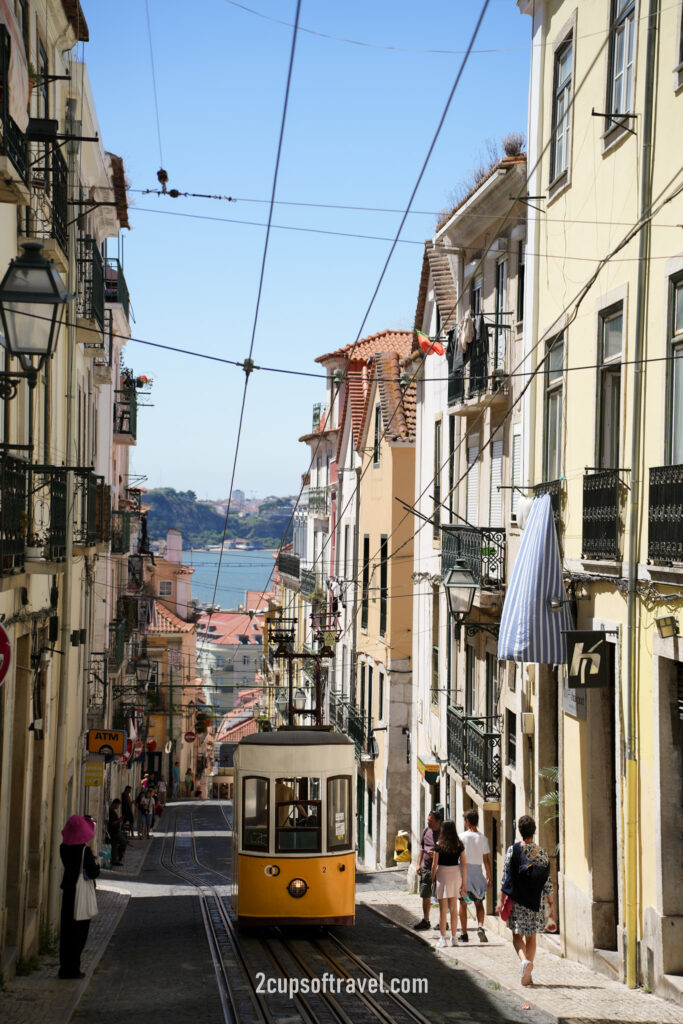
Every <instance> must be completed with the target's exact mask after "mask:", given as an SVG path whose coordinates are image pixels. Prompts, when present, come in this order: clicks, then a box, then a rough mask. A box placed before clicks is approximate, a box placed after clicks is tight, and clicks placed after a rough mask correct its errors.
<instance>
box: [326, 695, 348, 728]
mask: <svg viewBox="0 0 683 1024" xmlns="http://www.w3.org/2000/svg"><path fill="white" fill-rule="evenodd" d="M345 708H346V704H345V702H344V701H343V699H342V696H341V694H340V693H335V692H334V691H332V692H331V693H330V725H333V726H334V727H335V729H336V730H337V732H345V727H346V715H345Z"/></svg>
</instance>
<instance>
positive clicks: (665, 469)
mask: <svg viewBox="0 0 683 1024" xmlns="http://www.w3.org/2000/svg"><path fill="white" fill-rule="evenodd" d="M647 558H648V561H649V562H664V563H666V564H668V565H671V564H672V563H674V562H683V466H652V467H651V468H650V504H649V509H648V531H647Z"/></svg>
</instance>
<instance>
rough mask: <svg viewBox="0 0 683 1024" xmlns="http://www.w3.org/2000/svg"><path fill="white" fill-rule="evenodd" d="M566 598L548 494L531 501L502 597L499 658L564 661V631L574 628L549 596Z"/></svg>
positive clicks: (566, 613)
mask: <svg viewBox="0 0 683 1024" xmlns="http://www.w3.org/2000/svg"><path fill="white" fill-rule="evenodd" d="M551 598H559V599H561V600H562V601H563V602H564V601H566V599H567V592H566V590H565V588H564V583H563V581H562V561H561V559H560V549H559V547H558V543H557V533H556V530H555V522H554V520H553V510H552V506H551V502H550V495H549V494H544V495H542V496H541V497H539V498H536V499H535V500H534V503H533V505H532V507H531V512H530V513H529V518H528V520H527V523H526V526H525V528H524V536H523V537H522V543H521V545H520V548H519V554H518V555H517V560H516V562H515V565H514V568H513V570H512V576H511V578H510V582H509V584H508V588H507V594H506V595H505V603H504V605H503V614H502V615H501V620H500V635H499V638H498V659H499V661H528V662H536V663H538V664H541V665H564V664H566V662H567V644H566V642H565V637H564V633H563V630H568V629H573V622H572V616H571V612H570V610H569V606H568V605H567V604H565V603H562V604H561V605H560V607H559V608H558V609H557V611H554V610H553V609H552V608H551V607H550V599H551Z"/></svg>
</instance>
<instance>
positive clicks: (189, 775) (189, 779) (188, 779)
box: [185, 768, 194, 796]
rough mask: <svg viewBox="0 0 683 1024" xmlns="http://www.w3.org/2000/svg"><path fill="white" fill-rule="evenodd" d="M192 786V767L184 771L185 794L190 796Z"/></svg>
mask: <svg viewBox="0 0 683 1024" xmlns="http://www.w3.org/2000/svg"><path fill="white" fill-rule="evenodd" d="M193 787H194V779H193V777H192V769H191V768H188V769H187V771H186V772H185V795H186V796H192V790H193Z"/></svg>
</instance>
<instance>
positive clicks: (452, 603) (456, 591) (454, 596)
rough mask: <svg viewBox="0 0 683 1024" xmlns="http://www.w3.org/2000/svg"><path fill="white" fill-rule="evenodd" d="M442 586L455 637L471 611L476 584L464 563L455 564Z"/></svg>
mask: <svg viewBox="0 0 683 1024" xmlns="http://www.w3.org/2000/svg"><path fill="white" fill-rule="evenodd" d="M443 585H444V587H445V588H446V600H447V601H448V610H449V612H450V613H451V615H452V616H453V618H454V619H455V629H456V635H457V634H459V632H460V627H461V625H462V623H463V622H464V621H465V619H466V618H467V616H468V615H469V614H470V612H471V611H472V602H473V601H474V592H475V590H476V589H477V587H478V583H477V581H476V580H475V578H474V575H473V573H471V572H470V570H469V569H467V568H466V566H465V563H464V562H457V563H456V564H455V565H454V566H453V568H452V569H449V570H448V573H447V575H446V579H445V580H444V584H443Z"/></svg>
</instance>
